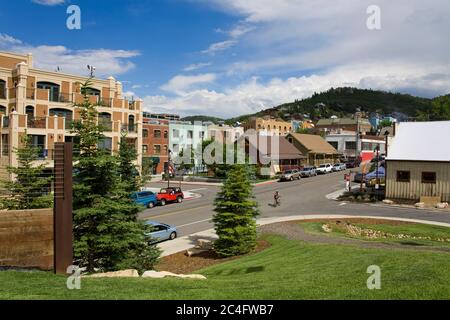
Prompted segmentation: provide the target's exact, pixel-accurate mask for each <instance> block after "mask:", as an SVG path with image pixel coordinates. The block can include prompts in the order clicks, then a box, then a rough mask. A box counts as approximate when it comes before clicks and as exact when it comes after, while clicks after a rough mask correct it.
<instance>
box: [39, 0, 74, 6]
mask: <svg viewBox="0 0 450 320" xmlns="http://www.w3.org/2000/svg"><path fill="white" fill-rule="evenodd" d="M31 1H32V2H34V3H37V4H42V5H44V6H56V5H58V4H63V3H64V2H66V0H31Z"/></svg>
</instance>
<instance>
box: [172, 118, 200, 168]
mask: <svg viewBox="0 0 450 320" xmlns="http://www.w3.org/2000/svg"><path fill="white" fill-rule="evenodd" d="M207 139H208V127H207V126H205V125H203V124H202V122H198V123H195V124H192V123H190V122H181V121H171V122H170V123H169V150H170V152H172V154H171V156H172V158H173V159H175V158H176V157H178V156H179V155H180V152H182V151H183V155H184V156H187V155H186V154H185V151H184V150H193V151H194V152H195V151H196V150H199V148H201V146H202V143H203V141H205V140H207ZM194 159H195V166H196V167H198V166H200V165H201V161H200V160H199V159H198V158H197V157H195V158H194Z"/></svg>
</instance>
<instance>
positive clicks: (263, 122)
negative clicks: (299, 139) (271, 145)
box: [243, 116, 293, 136]
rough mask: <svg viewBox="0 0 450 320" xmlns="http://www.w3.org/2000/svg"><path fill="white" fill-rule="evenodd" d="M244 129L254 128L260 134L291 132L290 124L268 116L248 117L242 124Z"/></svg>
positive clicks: (285, 133)
mask: <svg viewBox="0 0 450 320" xmlns="http://www.w3.org/2000/svg"><path fill="white" fill-rule="evenodd" d="M243 127H244V130H245V131H248V130H251V129H252V130H255V131H256V132H257V133H258V134H260V135H269V136H273V135H287V134H288V133H290V132H293V129H292V124H291V123H290V122H286V121H283V120H280V119H275V118H272V117H269V116H266V117H262V118H256V117H252V118H250V119H248V121H247V122H246V123H244V125H243Z"/></svg>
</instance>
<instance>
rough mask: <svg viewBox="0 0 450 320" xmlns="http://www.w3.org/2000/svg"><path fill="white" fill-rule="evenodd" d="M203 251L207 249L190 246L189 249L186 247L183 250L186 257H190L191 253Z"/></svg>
mask: <svg viewBox="0 0 450 320" xmlns="http://www.w3.org/2000/svg"><path fill="white" fill-rule="evenodd" d="M205 251H209V249H202V248H197V247H196V248H191V249H187V250H186V252H185V255H186V256H188V257H192V256H193V255H196V254H199V253H202V252H205Z"/></svg>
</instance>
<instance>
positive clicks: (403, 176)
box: [397, 171, 411, 182]
mask: <svg viewBox="0 0 450 320" xmlns="http://www.w3.org/2000/svg"><path fill="white" fill-rule="evenodd" d="M410 180H411V173H410V172H409V171H397V182H410Z"/></svg>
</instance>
